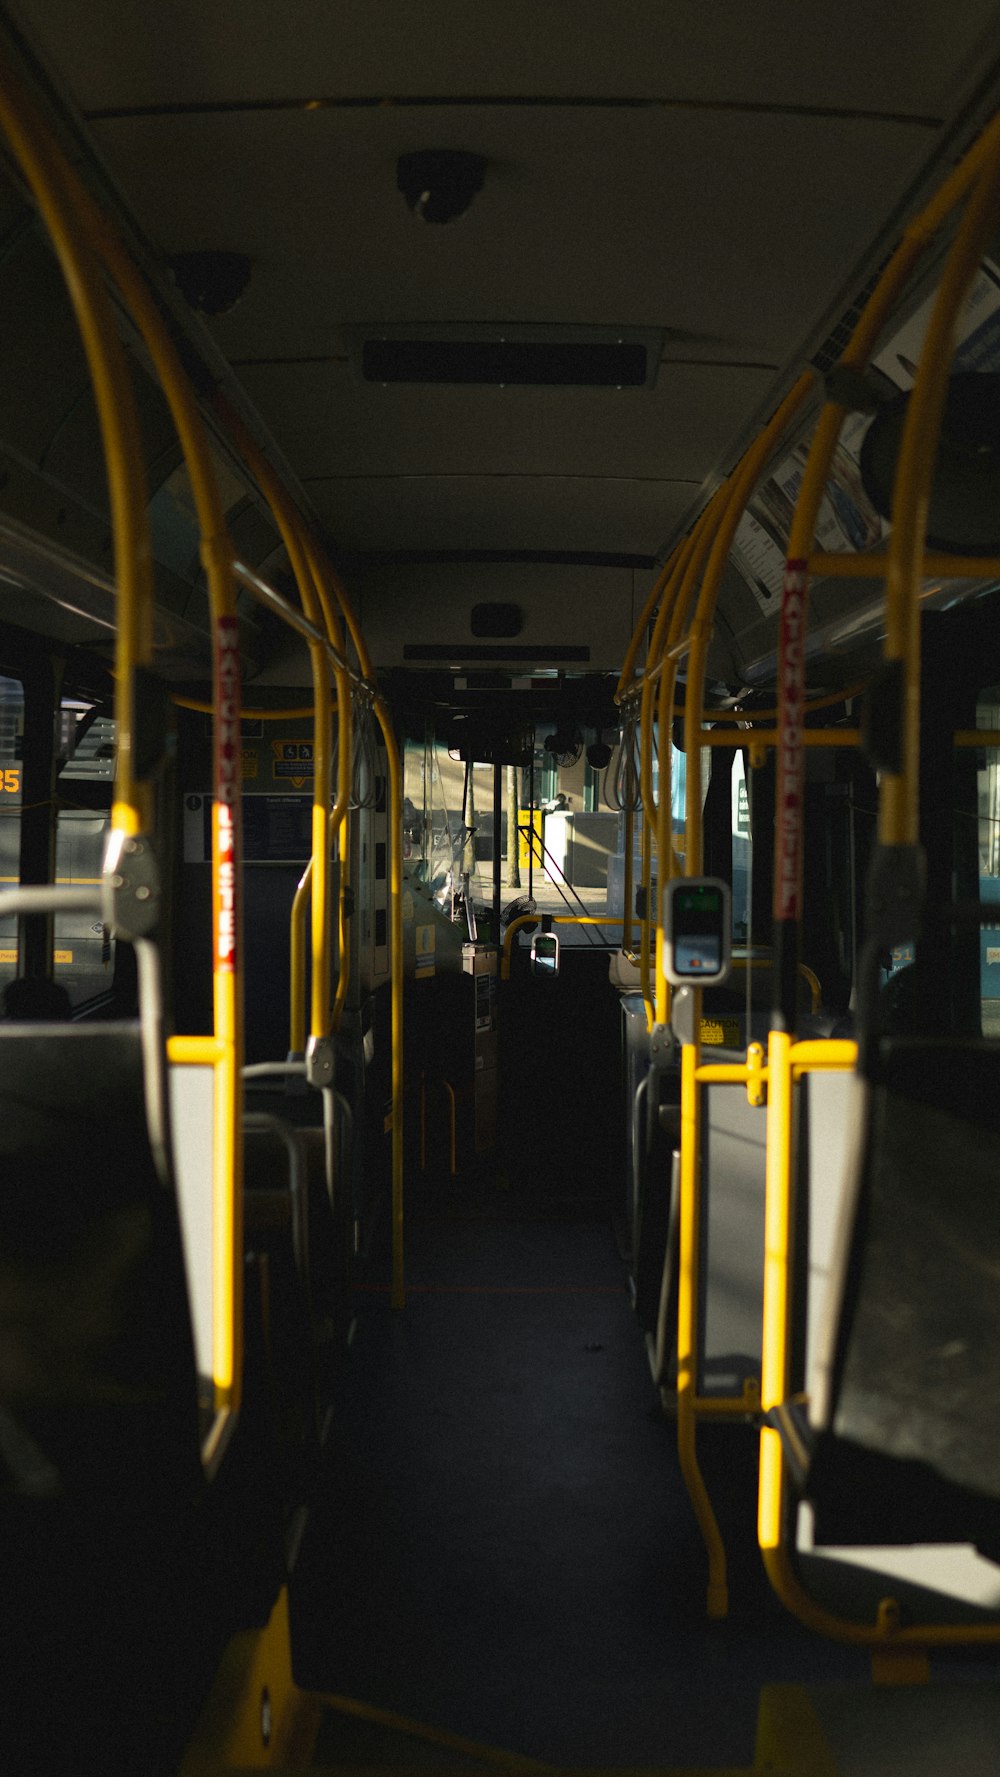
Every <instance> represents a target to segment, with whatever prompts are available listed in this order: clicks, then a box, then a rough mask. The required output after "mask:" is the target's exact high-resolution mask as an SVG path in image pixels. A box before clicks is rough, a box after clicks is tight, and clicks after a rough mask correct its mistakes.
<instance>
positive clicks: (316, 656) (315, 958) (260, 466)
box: [215, 396, 350, 1052]
mask: <svg viewBox="0 0 1000 1777" xmlns="http://www.w3.org/2000/svg"><path fill="white" fill-rule="evenodd" d="M215 406H216V411H217V412H218V413H219V415H220V417H221V419H222V420H223V423H224V424H225V426H226V429H227V431H228V432H229V434H230V436H231V437H232V439H233V441H234V443H235V444H236V447H237V449H238V450H239V453H240V455H241V456H242V458H243V460H244V462H245V463H246V465H247V467H248V468H249V470H250V472H251V474H252V475H253V477H254V480H255V481H256V482H257V485H258V486H259V488H260V490H261V492H262V494H263V495H264V498H265V499H266V500H267V503H268V505H269V506H270V508H271V511H272V512H273V514H274V518H275V522H276V524H277V526H278V530H279V532H280V534H281V540H282V542H283V544H284V546H285V550H286V553H287V555H288V559H289V562H290V564H291V569H292V574H293V576H294V579H295V585H296V589H297V591H298V595H299V602H300V604H301V606H302V610H303V611H304V613H305V615H306V617H307V618H308V619H309V622H310V623H311V624H313V625H314V626H315V627H316V628H317V629H322V627H323V621H324V616H325V612H324V610H323V607H322V605H321V602H320V599H319V597H318V595H317V590H316V587H315V583H314V579H313V574H312V569H311V566H310V563H309V560H308V557H307V555H306V551H305V549H304V547H303V541H302V535H301V521H300V519H299V514H298V512H297V511H296V508H295V505H294V502H293V501H292V500H291V498H290V497H289V495H288V493H287V492H286V490H285V488H284V487H283V486H282V484H281V482H280V480H279V479H278V477H277V475H276V474H275V472H274V470H273V469H272V468H271V465H270V463H269V462H268V461H267V458H266V457H265V456H264V453H263V451H261V450H260V448H259V447H258V445H257V442H256V440H255V439H254V438H253V437H252V436H251V434H250V433H249V431H248V430H247V428H246V426H244V424H243V422H242V420H241V419H240V417H239V415H238V414H237V413H235V412H234V411H233V409H232V408H231V407H230V406H229V404H228V403H227V402H226V401H225V400H224V399H223V398H222V397H221V396H216V401H215ZM327 633H328V634H329V625H327ZM331 640H333V637H332V636H331ZM306 645H307V647H308V649H309V665H310V671H311V674H312V681H313V697H314V700H315V718H314V747H313V754H314V757H313V808H312V847H311V858H310V872H311V875H310V891H311V897H312V932H311V936H312V974H311V995H310V1019H309V1030H310V1035H311V1036H312V1037H313V1039H314V1040H315V1041H322V1040H323V1039H324V1038H325V1037H326V1036H327V1035H328V1032H329V1019H330V999H331V980H332V972H331V966H330V872H329V817H330V800H331V789H332V772H331V768H330V752H331V738H332V737H331V715H332V700H331V695H330V666H329V660H328V657H327V655H326V653H325V650H324V649H323V647H322V645H321V643H319V642H318V641H316V640H315V639H314V638H312V637H307V638H306ZM345 701H346V702H347V703H349V702H350V687H349V685H348V684H347V682H346V677H345V678H344V681H343V682H342V683H340V682H338V687H337V702H338V707H341V708H342V706H343V704H344V703H345ZM293 923H294V922H293ZM292 963H293V973H292V976H291V979H292V983H293V992H294V991H295V985H294V984H295V983H296V981H298V980H301V958H300V957H297V956H296V955H295V954H294V943H293V957H292ZM296 964H298V965H299V966H298V970H297V971H296V970H295V967H294V965H296ZM298 1034H299V1033H298V1032H293V1033H292V1049H293V1051H294V1052H297V1051H295V1041H294V1039H295V1037H296V1036H297V1035H298ZM301 1047H302V1048H304V1047H305V1044H304V1042H303V1043H302V1045H301Z"/></svg>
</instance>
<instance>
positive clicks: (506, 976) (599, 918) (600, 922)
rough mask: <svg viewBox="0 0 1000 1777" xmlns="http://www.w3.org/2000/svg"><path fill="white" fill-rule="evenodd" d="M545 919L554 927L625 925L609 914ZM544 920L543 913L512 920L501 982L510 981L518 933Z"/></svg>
mask: <svg viewBox="0 0 1000 1777" xmlns="http://www.w3.org/2000/svg"><path fill="white" fill-rule="evenodd" d="M544 917H545V918H546V919H551V921H552V923H553V925H557V926H620V925H622V924H623V921H622V920H620V919H616V918H615V917H614V916H613V915H611V914H608V916H607V918H605V917H604V915H603V914H591V913H586V914H584V913H550V914H545V915H544ZM542 918H543V915H542V914H541V913H521V914H519V915H518V917H517V919H512V920H511V922H510V925H509V926H508V927H507V929H506V931H505V932H504V935H503V950H502V952H501V956H500V979H501V981H509V980H510V953H511V951H512V949H513V947H514V939H515V938H516V937H517V934H518V932H520V931H522V930H523V928H524V927H525V926H536V925H538V924H539V923H540V921H541V919H542Z"/></svg>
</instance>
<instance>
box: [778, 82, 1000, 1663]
mask: <svg viewBox="0 0 1000 1777" xmlns="http://www.w3.org/2000/svg"><path fill="white" fill-rule="evenodd" d="M963 198H968V202H967V204H966V209H965V213H964V215H963V218H962V221H961V224H960V226H959V229H958V232H957V235H956V238H955V241H954V243H953V244H952V247H951V249H950V251H949V255H948V259H947V261H946V264H945V268H944V272H943V275H942V278H941V282H940V284H939V288H938V294H937V297H936V300H935V303H934V307H933V310H932V314H931V319H930V323H929V325H928V328H927V333H926V336H925V340H924V344H923V348H922V351H921V357H920V364H919V367H918V370H917V376H916V381H915V383H914V388H913V392H912V395H911V398H910V401H909V403H908V409H907V416H906V421H905V424H904V430H903V438H902V441H901V445H900V451H899V457H898V461H897V468H896V479H895V486H894V490H893V503H892V526H893V528H892V534H891V537H890V542H889V551H888V556H887V558H886V559H885V562H884V563H880V565H879V570H878V571H879V572H882V571H883V569H884V571H885V578H886V639H885V649H884V652H885V657H886V659H887V660H891V661H898V662H900V663H901V667H902V677H903V692H904V695H903V706H902V711H901V730H902V732H901V741H902V746H901V769H900V770H899V771H897V772H892V773H889V772H884V773H883V774H882V781H881V784H880V796H879V840H880V843H881V844H882V845H890V846H894V845H898V846H909V845H915V844H916V843H917V839H918V812H919V810H918V790H919V744H920V731H919V681H920V631H919V597H918V595H919V591H920V587H921V582H922V580H923V579H924V577H925V576H926V575H927V574H928V573H929V572H930V573H938V572H941V573H946V572H948V571H950V569H952V568H956V569H957V571H958V572H959V574H961V575H965V574H967V573H969V572H970V566H969V561H968V559H967V558H965V557H962V556H953V557H948V556H945V555H943V554H938V555H935V554H927V553H925V550H924V543H925V534H926V525H927V509H928V504H929V498H930V486H931V479H932V474H933V465H934V456H935V452H936V443H937V436H938V432H939V430H940V422H941V418H942V415H943V411H944V403H945V397H946V391H947V381H948V374H949V369H950V363H951V355H952V349H953V343H954V333H955V327H956V323H957V319H958V315H959V312H960V309H961V305H962V303H963V301H964V298H965V296H966V294H967V291H968V288H969V285H970V283H971V281H972V279H973V277H974V275H975V272H976V268H977V266H978V265H979V263H980V260H981V257H982V254H983V252H984V250H985V249H986V246H987V245H988V242H989V240H990V238H991V236H992V233H993V231H994V230H995V228H996V226H997V223H998V220H1000V117H998V118H997V119H995V120H994V122H993V123H992V124H991V125H990V126H989V128H988V129H987V130H986V131H984V133H983V135H982V136H981V137H980V139H979V141H978V142H977V143H976V145H975V147H974V148H973V150H972V151H971V153H970V154H969V155H967V156H966V158H965V160H964V161H963V162H962V163H961V164H960V166H959V167H958V168H956V169H955V171H954V172H953V174H952V175H951V177H950V178H949V180H947V181H946V183H945V185H944V187H943V188H942V190H941V192H939V193H938V194H937V196H936V198H935V199H934V200H932V202H931V204H929V205H928V206H926V208H925V209H924V210H923V211H922V212H921V215H920V216H919V217H918V218H917V219H916V221H915V222H914V223H913V224H911V225H910V227H909V228H908V229H907V231H906V233H905V235H904V237H903V240H902V242H901V243H900V246H899V248H898V249H897V251H896V253H895V254H894V256H893V258H892V260H890V262H889V265H888V266H887V267H886V270H885V272H884V273H883V277H882V279H881V281H880V283H879V285H878V287H877V289H876V291H875V294H874V296H873V298H872V299H871V301H870V302H869V304H868V305H867V307H866V310H865V312H864V314H863V315H862V317H861V320H860V321H859V323H858V326H857V328H856V329H855V333H854V336H853V337H852V340H851V342H850V344H849V346H848V349H847V352H846V353H845V356H844V362H845V363H847V364H848V365H849V366H851V367H853V368H863V367H864V365H865V364H866V363H867V361H868V357H869V355H870V352H871V350H872V348H873V346H874V343H875V340H876V337H877V335H878V332H879V331H880V329H881V327H882V325H883V323H884V321H885V318H886V316H887V314H888V310H889V308H890V307H891V304H892V302H893V301H894V299H895V297H896V295H897V294H898V293H899V290H900V289H901V288H902V285H903V283H904V282H905V281H906V279H907V278H908V276H909V274H910V271H911V270H912V266H913V264H914V262H915V260H916V258H917V256H918V254H919V252H920V251H921V250H922V249H923V247H924V246H925V245H926V243H927V241H928V240H929V239H930V238H931V236H932V235H933V233H934V232H935V230H936V229H937V228H938V227H939V226H940V224H941V222H942V221H943V220H944V219H945V217H946V216H947V215H948V214H949V213H950V211H951V210H952V209H953V208H954V207H955V206H956V205H957V204H958V203H959V202H960V201H961V200H962V199H963ZM843 415H844V410H843V408H841V407H839V406H838V405H836V404H835V403H827V406H826V407H825V408H824V410H823V412H822V414H821V416H820V421H819V425H818V426H817V431H816V436H815V437H814V440H813V446H812V449H811V451H810V454H809V460H808V463H807V467H806V473H805V476H804V477H803V482H802V487H801V489H800V494H799V500H798V502H797V505H796V510H795V514H794V518H793V523H792V535H791V538H790V541H789V560H788V564H787V570H786V583H785V584H786V604H787V601H788V599H789V597H790V598H791V600H792V602H793V608H794V611H795V623H796V629H795V632H794V635H793V637H792V639H793V640H794V644H795V650H796V653H797V655H798V662H793V663H792V664H791V666H789V662H788V660H787V658H786V652H785V644H786V640H787V639H788V637H787V635H786V629H785V625H784V623H783V628H782V654H781V665H780V667H779V693H780V713H779V737H780V746H779V802H778V821H777V823H776V827H777V829H778V830H779V838H778V843H777V848H776V863H775V885H776V904H775V915H776V919H777V918H779V917H780V918H781V919H784V920H786V921H787V922H788V924H789V925H790V926H794V927H795V928H797V925H798V919H799V904H798V901H799V893H800V877H801V827H800V825H799V831H798V838H797V842H796V843H797V854H796V852H795V850H792V851H787V850H786V852H785V857H784V862H785V865H786V871H785V876H784V879H783V882H784V889H782V879H781V868H782V843H781V838H780V830H781V829H782V827H783V826H785V825H786V823H785V822H784V820H783V812H787V808H788V793H789V785H790V786H791V793H792V799H793V801H794V800H795V798H798V800H799V802H800V801H801V744H802V730H801V709H800V705H801V683H802V677H801V672H797V671H796V666H797V665H798V664H800V662H801V655H802V641H803V632H804V624H805V587H806V581H807V576H808V572H809V571H810V570H813V571H815V570H819V571H825V570H826V569H827V567H828V566H830V565H831V564H832V565H834V566H836V565H837V564H838V558H836V557H827V556H825V555H823V554H821V553H819V552H814V550H813V542H814V536H815V524H816V517H817V513H818V508H819V501H820V498H821V497H822V492H823V488H824V486H825V481H826V474H827V470H828V467H829V462H830V458H831V457H832V453H833V449H834V446H835V444H836V439H837V436H838V434H839V429H840V424H841V421H842V419H843ZM932 564H933V565H932ZM855 571H856V573H857V574H861V573H865V572H867V570H866V569H861V568H858V569H857V570H855ZM983 571H987V572H988V571H989V566H988V564H984V563H983V562H982V561H980V562H979V563H978V567H973V568H972V569H971V572H973V573H975V572H983ZM966 739H967V736H966V735H964V734H960V735H956V741H957V742H959V744H961V743H962V742H963V741H965V740H966ZM973 744H975V743H974V742H973ZM979 744H983V743H982V742H980V743H979ZM794 824H795V823H792V825H794ZM784 1022H787V1019H786V1020H784ZM855 1065H856V1050H855V1047H854V1045H853V1044H846V1043H840V1044H837V1043H833V1042H829V1043H822V1042H820V1043H796V1042H795V1041H794V1039H793V1037H792V1035H791V1032H790V1031H789V1030H787V1029H779V1028H775V1029H772V1031H771V1035H770V1041H769V1048H768V1068H767V1072H768V1113H767V1165H766V1208H765V1218H766V1234H765V1243H766V1265H765V1288H764V1346H763V1360H764V1361H763V1370H762V1378H761V1382H762V1389H761V1393H762V1403H761V1404H762V1407H763V1409H764V1411H765V1412H767V1411H769V1410H770V1409H772V1408H774V1407H777V1406H780V1405H781V1404H782V1403H783V1402H784V1401H785V1400H786V1399H787V1395H788V1387H789V1361H790V1358H789V1344H788V1329H789V1324H790V1313H791V1299H790V1297H791V1277H792V1273H793V1266H794V1250H793V1247H794V1224H793V1212H792V1201H793V1177H794V1172H795V1144H794V1127H795V1091H794V1087H795V1082H796V1081H797V1080H798V1079H800V1078H801V1077H803V1076H804V1075H805V1074H807V1073H809V1072H812V1071H816V1070H819V1069H832V1068H848V1069H849V1068H852V1067H853V1066H855ZM786 1516H787V1513H786V1505H785V1463H784V1456H783V1451H782V1445H781V1438H780V1435H779V1433H778V1432H777V1430H775V1429H772V1428H770V1427H766V1426H765V1427H764V1428H762V1431H761V1449H760V1492H759V1503H758V1536H759V1541H760V1546H761V1549H762V1552H763V1557H764V1563H765V1567H766V1569H767V1572H768V1575H769V1577H770V1579H771V1582H772V1584H773V1586H774V1588H775V1590H776V1591H777V1593H778V1595H779V1597H780V1598H781V1599H782V1600H783V1602H784V1603H785V1604H786V1605H787V1607H788V1608H789V1609H790V1610H791V1611H793V1612H794V1613H795V1614H796V1615H797V1616H799V1617H800V1618H801V1619H802V1620H803V1621H804V1622H806V1623H807V1624H808V1625H809V1626H811V1627H812V1628H814V1629H816V1630H818V1631H819V1632H820V1633H822V1634H826V1635H829V1636H832V1637H835V1638H837V1639H840V1640H844V1641H849V1642H853V1643H856V1644H862V1645H867V1646H871V1647H873V1648H881V1649H891V1650H897V1649H900V1648H902V1649H906V1648H926V1647H929V1646H940V1645H951V1644H957V1643H963V1642H969V1643H985V1642H996V1641H998V1640H1000V1623H992V1624H982V1623H979V1624H958V1623H951V1624H928V1623H924V1624H919V1625H912V1626H909V1627H905V1628H904V1627H902V1626H900V1624H899V1613H898V1606H897V1605H896V1602H895V1600H893V1599H883V1601H882V1603H881V1605H880V1607H879V1610H878V1612H877V1615H876V1619H875V1621H874V1622H865V1623H863V1622H859V1621H856V1620H850V1619H846V1618H841V1617H839V1616H837V1615H836V1614H835V1613H834V1612H832V1611H829V1610H827V1609H826V1608H825V1607H822V1606H820V1605H817V1604H816V1602H815V1601H814V1600H813V1599H812V1598H810V1597H809V1595H808V1594H807V1592H806V1591H805V1589H804V1587H803V1586H802V1584H801V1581H800V1580H799V1577H798V1575H797V1573H796V1572H795V1568H794V1562H793V1557H792V1554H791V1552H790V1549H789V1547H788V1546H787V1543H786Z"/></svg>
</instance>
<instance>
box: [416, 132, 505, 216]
mask: <svg viewBox="0 0 1000 1777" xmlns="http://www.w3.org/2000/svg"><path fill="white" fill-rule="evenodd" d="M485 171H486V160H485V157H484V156H483V155H481V154H468V153H466V152H465V151H464V150H463V149H459V148H427V149H419V150H418V151H417V152H416V153H414V154H401V155H400V157H399V160H398V162H397V166H396V184H397V185H398V187H399V189H400V191H401V192H402V193H403V196H404V197H405V199H406V201H407V203H408V204H409V206H410V209H411V210H412V211H413V214H414V215H415V216H417V217H419V219H420V221H421V222H454V220H455V218H456V216H462V215H464V214H465V211H466V210H467V209H468V207H469V205H470V204H471V202H472V200H473V198H474V197H475V195H476V192H477V191H481V190H482V186H483V176H484V174H485Z"/></svg>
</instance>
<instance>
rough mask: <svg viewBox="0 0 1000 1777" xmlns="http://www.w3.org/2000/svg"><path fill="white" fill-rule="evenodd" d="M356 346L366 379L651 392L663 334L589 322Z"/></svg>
mask: <svg viewBox="0 0 1000 1777" xmlns="http://www.w3.org/2000/svg"><path fill="white" fill-rule="evenodd" d="M352 343H353V347H354V357H355V362H356V364H357V366H358V369H359V370H360V374H361V376H362V378H363V380H364V381H365V382H368V383H438V384H448V383H450V384H452V385H457V386H459V387H470V386H475V387H480V388H494V389H504V388H532V389H542V388H548V389H552V388H562V389H570V388H583V389H650V388H652V387H653V384H654V383H655V381H656V372H657V370H658V368H659V362H660V356H661V352H662V336H661V334H660V333H659V332H655V333H649V332H644V333H638V332H636V331H635V330H634V329H633V330H631V331H629V332H625V331H618V330H615V331H614V332H612V331H610V330H607V329H600V330H598V329H596V328H587V327H578V328H573V329H569V328H556V327H538V328H526V327H496V328H490V329H469V328H462V329H455V328H452V327H448V328H444V327H442V328H437V329H434V328H427V327H418V328H412V329H404V328H395V329H383V328H380V329H379V331H378V335H377V336H375V335H373V334H372V333H368V334H358V335H356V337H355V339H354V341H353V342H352Z"/></svg>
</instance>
